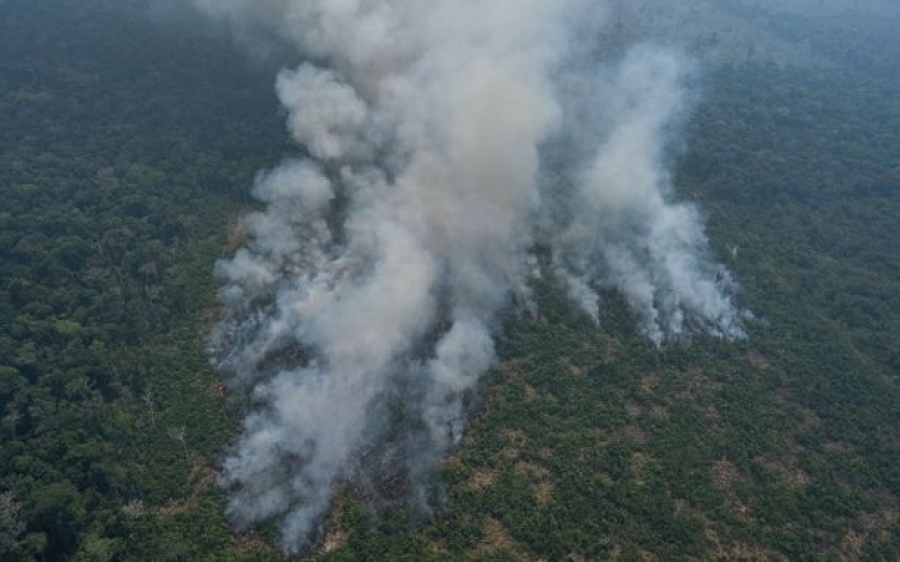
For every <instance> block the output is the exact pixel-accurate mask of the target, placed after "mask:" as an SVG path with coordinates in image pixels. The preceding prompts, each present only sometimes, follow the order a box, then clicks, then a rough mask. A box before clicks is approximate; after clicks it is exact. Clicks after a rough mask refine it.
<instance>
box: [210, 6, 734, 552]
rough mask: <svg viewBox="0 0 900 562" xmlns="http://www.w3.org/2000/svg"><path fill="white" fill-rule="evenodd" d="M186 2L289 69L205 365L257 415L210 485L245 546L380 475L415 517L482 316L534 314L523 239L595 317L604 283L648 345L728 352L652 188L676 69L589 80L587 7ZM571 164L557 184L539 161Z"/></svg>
mask: <svg viewBox="0 0 900 562" xmlns="http://www.w3.org/2000/svg"><path fill="white" fill-rule="evenodd" d="M195 2H196V3H197V4H198V6H199V7H200V8H201V9H202V10H204V11H206V12H208V13H210V14H212V15H213V16H215V17H218V18H224V19H226V20H228V21H230V22H232V23H233V24H234V25H235V26H236V27H238V28H239V29H240V30H241V31H240V32H241V33H242V34H244V35H245V36H246V35H247V34H260V33H261V31H263V30H265V31H266V32H268V33H271V34H272V36H273V37H276V38H277V39H278V40H279V41H287V42H290V43H291V44H293V45H294V46H295V47H296V48H297V50H298V53H300V55H301V56H302V57H304V59H305V61H306V62H303V63H302V64H300V65H299V66H297V67H296V68H292V69H286V70H284V71H282V72H281V73H280V74H279V76H278V79H277V85H276V90H277V93H278V96H279V98H280V100H281V103H282V104H283V106H284V108H285V109H286V110H287V115H288V118H287V121H288V128H289V130H290V133H291V134H292V136H293V138H294V139H295V140H296V141H297V143H298V144H299V145H301V146H302V147H304V148H305V150H306V151H307V152H308V154H309V157H308V158H304V159H298V160H289V161H286V162H285V163H284V164H282V165H281V166H280V167H278V168H277V169H275V170H273V171H271V172H269V173H266V174H262V175H261V176H260V177H259V178H258V181H257V184H256V187H255V191H254V193H255V195H256V197H257V198H258V199H259V200H260V201H262V202H263V203H265V206H266V207H265V210H264V211H263V212H259V213H255V214H251V215H249V216H248V217H246V219H245V221H244V222H245V227H246V229H247V230H248V232H249V233H250V234H251V235H252V237H251V239H250V241H249V242H248V243H247V245H246V247H244V248H242V249H241V250H238V252H237V253H236V254H235V255H234V257H233V258H231V259H230V260H225V261H222V262H220V263H219V264H218V265H217V275H218V276H219V278H220V279H221V280H222V282H223V284H224V288H223V291H222V295H223V300H224V302H225V304H226V305H227V307H228V310H229V316H228V318H227V319H226V320H225V321H224V322H223V323H222V324H221V325H220V326H219V327H218V329H217V330H216V332H215V333H214V335H213V339H212V348H213V353H214V357H215V358H216V361H217V363H218V365H219V366H220V368H222V369H223V370H225V371H227V372H230V373H232V376H233V379H232V385H233V387H234V388H236V389H244V390H246V391H247V392H248V393H249V396H250V398H251V402H252V410H253V412H252V413H251V414H250V415H249V416H248V418H247V420H246V421H245V424H244V431H243V435H242V437H241V439H240V441H239V443H238V444H237V445H236V447H235V449H234V450H233V451H232V454H231V455H230V456H229V458H228V459H227V461H226V462H225V466H224V470H223V473H222V477H221V478H222V483H223V485H225V486H226V487H227V488H228V490H229V492H230V499H229V503H228V512H229V515H230V517H231V518H232V520H233V521H234V523H235V524H236V525H237V526H238V527H239V528H247V527H249V526H251V525H253V524H255V523H257V522H260V521H264V520H269V519H277V520H278V521H279V522H280V525H281V531H282V541H283V548H284V550H285V552H287V553H291V552H296V551H298V550H300V549H302V548H304V547H305V546H307V545H308V543H309V541H311V540H314V539H315V538H316V536H317V535H318V534H319V533H320V532H321V529H320V525H321V521H322V518H323V515H324V513H325V512H326V510H327V509H328V506H329V503H330V501H331V498H332V495H333V494H334V493H335V490H336V488H337V487H339V486H341V485H343V484H345V483H350V484H357V485H359V486H365V485H370V484H371V485H376V486H377V484H372V481H373V480H375V479H377V478H378V477H379V474H380V472H381V471H392V472H394V473H400V474H402V475H403V476H404V477H405V478H404V480H406V481H407V485H406V486H408V487H407V489H405V490H404V493H406V494H408V495H411V496H412V497H414V498H417V499H419V501H420V502H422V505H425V503H426V498H427V495H428V489H429V478H430V476H431V475H432V474H433V472H434V468H435V467H436V464H437V462H438V461H439V459H440V458H441V456H442V455H443V454H445V453H446V452H447V451H448V450H450V449H452V448H453V447H454V446H456V445H457V444H458V443H459V442H460V439H461V435H462V431H463V427H464V424H465V420H466V417H467V414H468V409H469V408H470V406H469V404H470V403H471V399H470V398H471V396H472V395H473V393H474V391H475V390H476V389H477V385H478V381H479V377H480V376H481V375H482V374H483V373H484V372H485V371H486V370H487V369H488V368H490V366H491V365H492V364H493V362H494V360H495V350H494V343H493V339H494V338H493V336H494V335H495V334H496V331H497V329H498V325H497V316H498V313H499V312H500V311H501V310H504V309H506V308H508V307H510V306H525V305H528V304H530V296H529V289H528V285H529V281H530V279H531V278H532V277H533V276H534V275H535V274H536V271H537V270H538V269H539V267H538V265H537V264H538V260H537V259H536V258H535V256H534V254H535V252H534V248H535V247H536V245H546V246H549V247H550V250H551V252H550V253H551V254H552V256H553V257H552V260H551V261H552V263H551V265H550V269H551V271H552V273H554V274H555V275H556V276H558V277H559V278H560V279H562V280H564V281H565V282H566V284H567V286H568V287H569V288H570V292H571V293H572V295H573V297H574V298H575V299H576V301H578V302H580V303H581V304H582V306H584V307H585V309H586V310H587V311H588V312H589V313H590V314H591V315H592V316H596V312H597V306H599V296H598V294H599V291H602V290H606V289H616V290H619V291H621V292H622V293H623V294H624V295H625V296H626V298H627V300H628V302H629V304H630V305H631V306H632V308H633V310H634V312H635V314H636V316H637V317H638V318H639V321H640V322H641V326H642V329H643V330H644V331H645V332H646V333H647V335H648V336H649V337H650V338H651V339H652V340H653V341H655V342H656V343H658V344H659V343H662V342H663V341H665V340H666V339H668V338H676V337H679V336H681V335H683V334H685V333H687V332H688V331H689V330H691V329H692V328H693V329H697V330H702V331H705V332H707V333H710V334H713V335H716V336H720V337H739V336H741V334H742V332H741V331H740V318H739V314H738V312H737V310H736V309H735V308H734V306H733V305H732V303H731V301H730V297H729V296H728V295H729V292H730V290H731V287H730V284H731V283H730V280H729V277H728V275H727V272H725V271H724V270H723V269H721V268H720V267H719V266H716V265H714V264H713V263H712V262H711V261H709V260H708V259H707V258H706V256H705V253H706V245H707V242H706V238H705V236H704V234H703V229H702V225H701V222H700V220H699V216H698V214H697V212H696V211H695V210H693V208H692V207H690V206H689V205H687V204H683V203H672V201H671V199H672V197H671V193H670V178H669V177H668V175H667V174H666V172H665V159H666V154H667V149H668V148H669V147H670V142H671V140H672V139H673V138H675V132H676V131H677V125H678V122H679V121H680V120H681V119H682V118H683V115H684V111H685V108H686V105H687V104H686V100H685V91H684V87H683V85H684V78H685V73H686V69H687V68H688V67H689V65H686V63H685V62H684V61H682V60H680V59H678V58H677V57H675V56H673V55H670V54H667V53H664V52H659V51H654V50H652V49H649V48H640V49H637V50H634V51H632V52H631V53H630V54H629V55H628V56H627V58H626V59H625V60H624V62H622V63H621V64H620V66H619V68H618V69H617V70H614V71H611V70H609V69H607V70H605V71H602V72H599V73H598V75H597V76H596V77H594V78H587V77H585V76H582V75H583V74H584V71H583V69H582V70H578V67H579V66H580V65H577V64H570V63H567V61H571V60H572V57H575V58H578V56H576V53H578V52H580V49H579V48H578V45H577V43H578V42H579V41H581V40H582V39H577V38H584V37H585V36H588V37H589V36H590V35H591V33H585V27H584V24H583V22H585V21H588V22H593V23H592V24H591V25H592V26H593V27H594V31H593V33H594V34H596V33H597V30H598V29H600V27H601V25H602V22H598V21H596V20H592V19H591V17H588V18H579V17H578V16H579V15H584V14H588V13H590V15H591V16H592V17H595V16H597V14H598V13H601V11H598V10H597V9H596V7H595V6H590V5H589V4H590V3H589V2H585V1H584V0H556V1H553V2H547V1H545V0H492V1H491V2H483V1H481V0H434V1H431V2H421V1H420V0H228V1H222V0H216V1H212V0H195ZM578 21H580V22H582V23H580V24H579V25H578V26H576V25H575V24H574V23H573V22H578ZM594 24H596V25H594ZM576 27H579V29H576ZM561 69H563V70H561ZM562 75H565V76H566V79H565V80H562V81H558V80H557V79H556V78H557V77H559V76H562ZM573 84H578V85H579V87H580V86H586V85H590V86H591V90H590V91H591V92H592V93H591V96H590V99H588V96H586V95H585V92H581V93H580V94H579V95H577V96H576V95H574V93H575V90H576V89H579V88H573V87H569V86H571V85H573ZM567 85H568V86H567ZM586 91H587V90H586ZM582 117H587V118H585V119H583V118H582ZM576 141H577V143H578V145H579V146H578V148H577V150H576V149H575V148H574V144H575V143H576ZM582 141H585V142H589V143H591V146H589V147H587V146H582V145H583V142H582ZM567 146H568V147H573V150H572V151H571V157H570V158H569V159H567V160H566V162H565V165H564V168H565V170H566V171H565V173H561V174H558V175H560V176H562V177H564V179H565V181H564V182H563V183H564V184H565V185H564V186H563V187H559V186H558V185H557V183H558V182H552V181H549V180H548V176H549V174H547V170H546V169H545V168H546V167H547V166H546V157H545V154H544V153H545V152H547V151H552V150H555V151H556V152H557V153H562V152H564V150H562V149H561V147H567ZM553 147H555V148H553ZM378 492H380V493H382V494H391V493H393V491H386V490H378Z"/></svg>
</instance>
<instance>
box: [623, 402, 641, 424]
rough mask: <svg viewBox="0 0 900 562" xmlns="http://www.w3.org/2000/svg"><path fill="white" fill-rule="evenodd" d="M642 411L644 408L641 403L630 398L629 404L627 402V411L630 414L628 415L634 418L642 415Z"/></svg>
mask: <svg viewBox="0 0 900 562" xmlns="http://www.w3.org/2000/svg"><path fill="white" fill-rule="evenodd" d="M641 411H643V408H641V405H640V404H638V403H637V402H635V401H634V400H629V401H628V404H625V413H626V414H628V417H629V418H630V419H632V420H634V419H637V418H638V417H640V415H641Z"/></svg>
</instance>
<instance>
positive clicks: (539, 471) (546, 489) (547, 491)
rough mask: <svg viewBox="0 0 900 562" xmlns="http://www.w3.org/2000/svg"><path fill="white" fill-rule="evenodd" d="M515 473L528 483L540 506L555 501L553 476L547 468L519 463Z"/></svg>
mask: <svg viewBox="0 0 900 562" xmlns="http://www.w3.org/2000/svg"><path fill="white" fill-rule="evenodd" d="M515 472H516V474H518V475H520V476H522V477H523V478H525V479H526V480H527V481H528V485H529V486H530V487H531V491H532V493H533V494H534V499H535V501H537V503H538V505H544V504H546V503H547V502H549V501H550V500H551V499H553V491H554V485H553V475H552V474H551V473H550V471H549V470H548V469H547V468H546V467H543V466H541V465H538V464H534V463H528V462H518V463H516V467H515Z"/></svg>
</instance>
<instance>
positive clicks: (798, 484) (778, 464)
mask: <svg viewBox="0 0 900 562" xmlns="http://www.w3.org/2000/svg"><path fill="white" fill-rule="evenodd" d="M756 462H758V463H759V464H761V465H762V466H764V467H766V468H768V469H769V470H771V471H772V472H774V473H776V474H777V475H778V476H779V477H780V478H781V479H783V480H786V481H787V482H788V483H789V484H790V485H791V486H794V487H795V488H802V487H804V486H806V485H807V484H809V475H808V474H806V472H804V471H802V470H800V469H799V468H797V467H796V466H794V465H793V463H791V462H790V461H788V460H786V459H781V458H778V457H775V456H771V455H767V456H764V457H759V458H757V459H756Z"/></svg>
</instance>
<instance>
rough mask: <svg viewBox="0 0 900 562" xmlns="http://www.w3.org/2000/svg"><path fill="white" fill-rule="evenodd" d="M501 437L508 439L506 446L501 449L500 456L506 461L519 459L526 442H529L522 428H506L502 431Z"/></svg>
mask: <svg viewBox="0 0 900 562" xmlns="http://www.w3.org/2000/svg"><path fill="white" fill-rule="evenodd" d="M500 437H502V438H503V440H504V441H506V446H505V447H503V449H501V450H500V455H499V456H500V458H501V459H503V460H506V461H514V460H516V459H518V458H519V454H520V452H521V451H522V448H523V447H525V444H526V443H527V442H528V437H527V436H526V435H525V432H524V431H522V430H521V429H511V428H506V429H504V430H502V431H500Z"/></svg>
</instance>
